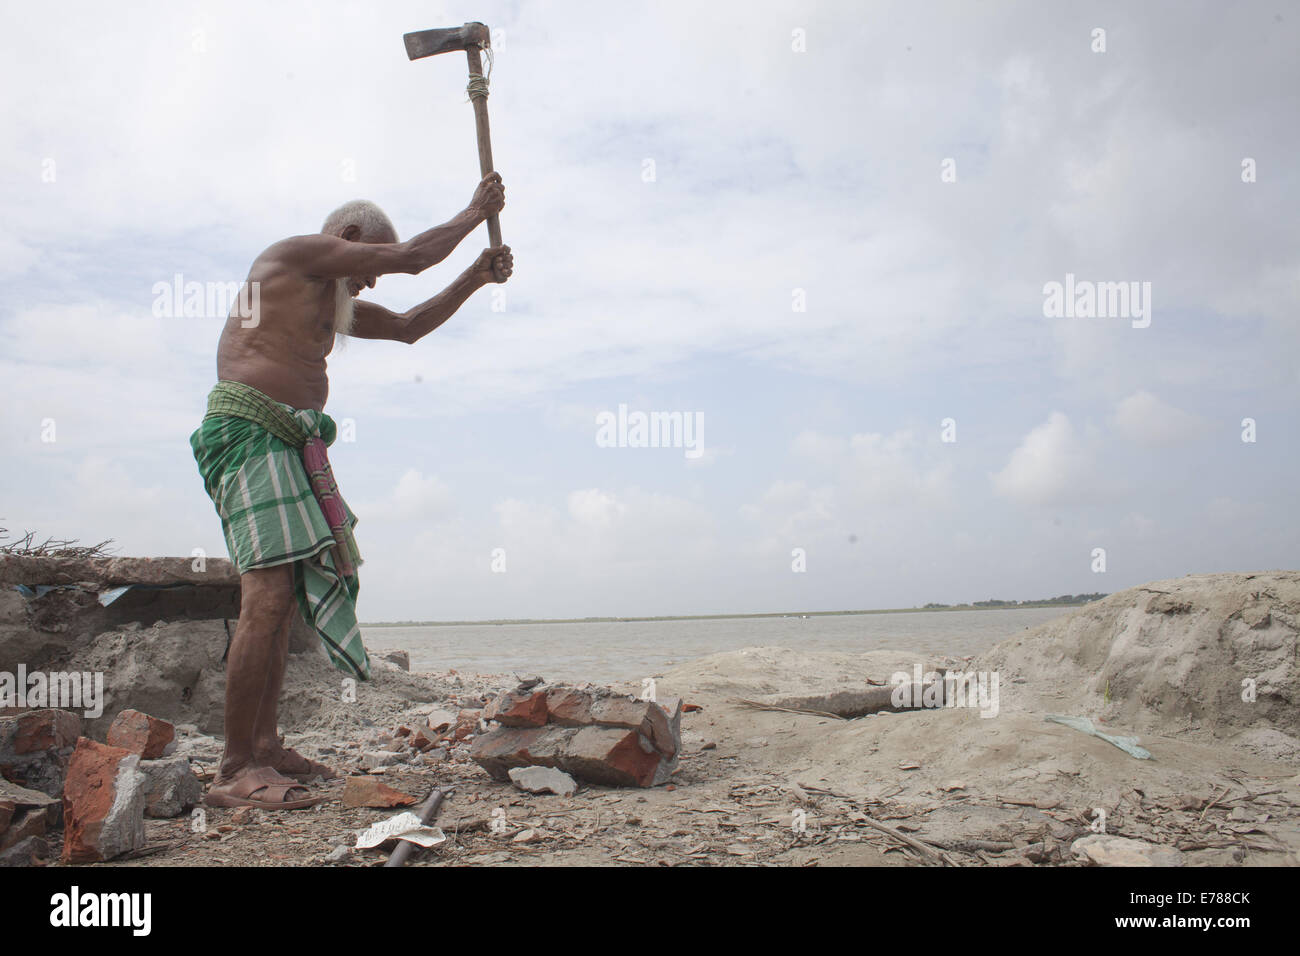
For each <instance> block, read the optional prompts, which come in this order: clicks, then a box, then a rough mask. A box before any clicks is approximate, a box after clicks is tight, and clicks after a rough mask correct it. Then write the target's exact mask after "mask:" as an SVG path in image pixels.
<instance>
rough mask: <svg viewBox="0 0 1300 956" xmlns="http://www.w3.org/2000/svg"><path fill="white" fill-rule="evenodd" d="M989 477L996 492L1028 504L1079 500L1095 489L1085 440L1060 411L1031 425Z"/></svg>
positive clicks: (1087, 496)
mask: <svg viewBox="0 0 1300 956" xmlns="http://www.w3.org/2000/svg"><path fill="white" fill-rule="evenodd" d="M992 479H993V487H994V489H995V490H996V491H997V492H998V493H999V494H1001V495H1004V496H1006V497H1007V498H1010V499H1011V500H1013V501H1016V502H1019V503H1021V504H1030V505H1060V504H1070V503H1078V502H1079V501H1081V500H1084V499H1088V498H1091V497H1092V495H1093V493H1094V492H1095V491H1096V490H1097V489H1096V469H1095V468H1094V467H1093V464H1092V461H1091V460H1090V457H1089V454H1088V449H1087V448H1086V446H1085V440H1084V438H1083V437H1082V436H1081V435H1079V434H1078V432H1077V431H1076V430H1075V428H1074V426H1073V425H1072V424H1071V423H1070V419H1069V418H1068V417H1067V416H1066V415H1065V414H1063V413H1062V412H1052V414H1051V415H1049V416H1048V418H1047V421H1046V422H1044V423H1043V424H1041V425H1037V426H1035V427H1034V428H1032V429H1030V431H1029V433H1028V434H1027V435H1025V437H1024V439H1023V440H1022V441H1021V442H1020V444H1019V445H1018V446H1017V447H1016V449H1015V450H1014V451H1013V452H1012V453H1011V457H1010V458H1009V459H1008V460H1007V463H1006V465H1005V466H1004V467H1003V468H1002V470H1001V471H999V472H997V473H996V474H995V475H993V476H992Z"/></svg>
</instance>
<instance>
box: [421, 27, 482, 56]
mask: <svg viewBox="0 0 1300 956" xmlns="http://www.w3.org/2000/svg"><path fill="white" fill-rule="evenodd" d="M474 28H477V29H474ZM486 33H487V28H486V27H484V26H483V24H481V23H467V24H465V25H464V26H460V27H443V28H441V29H438V30H417V31H416V32H414V33H406V34H403V35H402V42H403V43H404V44H406V56H407V59H410V60H420V59H423V58H424V57H426V56H436V55H437V54H439V53H450V52H452V51H453V50H464V49H465V48H466V47H469V46H485V45H486V42H485V40H486V37H485V36H484V35H485V34H486Z"/></svg>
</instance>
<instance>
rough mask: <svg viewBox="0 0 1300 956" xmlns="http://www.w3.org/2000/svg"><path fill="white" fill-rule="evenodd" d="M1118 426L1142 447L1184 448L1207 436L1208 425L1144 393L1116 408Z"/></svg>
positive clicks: (1146, 392)
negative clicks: (1186, 444)
mask: <svg viewBox="0 0 1300 956" xmlns="http://www.w3.org/2000/svg"><path fill="white" fill-rule="evenodd" d="M1114 421H1115V427H1116V428H1117V429H1118V430H1119V432H1120V434H1122V435H1123V436H1124V437H1125V438H1127V439H1128V440H1129V441H1132V442H1137V443H1138V444H1142V445H1150V446H1165V445H1181V444H1184V443H1186V442H1188V441H1191V440H1193V439H1196V438H1199V437H1203V436H1204V435H1205V433H1206V429H1207V423H1206V422H1205V421H1204V420H1203V419H1201V418H1200V417H1198V416H1196V415H1192V414H1189V413H1188V412H1185V411H1183V410H1182V409H1180V408H1175V407H1174V406H1173V405H1170V404H1169V403H1168V402H1165V401H1163V400H1161V399H1159V398H1157V397H1156V396H1154V395H1152V394H1151V393H1150V392H1148V391H1145V390H1140V391H1136V392H1134V393H1133V394H1132V395H1129V396H1128V397H1127V398H1125V399H1123V400H1122V401H1120V403H1119V405H1117V406H1116V408H1115V419H1114Z"/></svg>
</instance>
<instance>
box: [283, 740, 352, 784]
mask: <svg viewBox="0 0 1300 956" xmlns="http://www.w3.org/2000/svg"><path fill="white" fill-rule="evenodd" d="M272 765H273V766H274V767H275V769H276V770H277V771H279V772H280V773H282V774H284V775H285V776H286V777H293V779H294V780H297V781H299V782H300V783H306V782H307V781H308V780H311V779H313V778H315V777H320V778H321V779H322V780H333V779H334V778H335V777H337V776H338V774H337V773H335V772H334V771H333V770H331V769H330V768H329V767H327V766H325V764H323V763H321V762H320V761H318V760H309V759H308V758H307V757H304V756H303V755H302V754H300V753H298V751H296V750H294V749H293V748H292V747H285V748H284V749H282V750H281V751H280V752H279V754H277V755H276V756H275V757H274V758H272Z"/></svg>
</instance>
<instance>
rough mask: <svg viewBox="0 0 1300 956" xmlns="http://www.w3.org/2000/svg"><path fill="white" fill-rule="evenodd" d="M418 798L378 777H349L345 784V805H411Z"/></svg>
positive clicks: (383, 806)
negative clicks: (396, 788) (394, 787)
mask: <svg viewBox="0 0 1300 956" xmlns="http://www.w3.org/2000/svg"><path fill="white" fill-rule="evenodd" d="M415 802H416V798H415V797H413V796H411V795H410V794H409V793H403V792H402V791H401V790H395V789H393V788H392V787H390V786H388V784H386V783H383V782H382V781H381V780H380V779H379V778H378V777H348V779H347V783H345V784H344V785H343V805H344V806H345V807H381V808H387V807H409V806H410V805H411V804H413V803H415Z"/></svg>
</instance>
